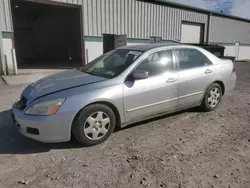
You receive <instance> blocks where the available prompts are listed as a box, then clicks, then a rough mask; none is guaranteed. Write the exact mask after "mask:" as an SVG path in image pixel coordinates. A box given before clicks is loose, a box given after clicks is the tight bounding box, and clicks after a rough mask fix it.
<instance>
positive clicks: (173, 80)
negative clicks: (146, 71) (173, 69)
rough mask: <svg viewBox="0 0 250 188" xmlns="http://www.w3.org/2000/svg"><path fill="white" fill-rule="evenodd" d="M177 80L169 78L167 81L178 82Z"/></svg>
mask: <svg viewBox="0 0 250 188" xmlns="http://www.w3.org/2000/svg"><path fill="white" fill-rule="evenodd" d="M176 81H177V78H169V79H168V80H167V83H171V82H176Z"/></svg>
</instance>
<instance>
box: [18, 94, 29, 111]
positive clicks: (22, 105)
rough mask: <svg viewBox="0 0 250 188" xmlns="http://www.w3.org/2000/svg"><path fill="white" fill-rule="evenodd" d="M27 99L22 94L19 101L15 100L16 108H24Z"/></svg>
mask: <svg viewBox="0 0 250 188" xmlns="http://www.w3.org/2000/svg"><path fill="white" fill-rule="evenodd" d="M26 103H27V99H26V98H25V97H24V96H23V95H22V96H21V99H20V101H18V102H17V108H18V109H19V110H24V109H25V108H26Z"/></svg>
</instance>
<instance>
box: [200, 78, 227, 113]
mask: <svg viewBox="0 0 250 188" xmlns="http://www.w3.org/2000/svg"><path fill="white" fill-rule="evenodd" d="M221 97H222V89H221V86H220V85H219V84H217V83H213V84H211V85H210V86H209V87H208V89H207V91H206V92H205V95H204V98H203V101H202V105H201V107H202V109H203V110H205V111H212V110H214V109H216V108H217V107H218V105H219V103H220V101H221Z"/></svg>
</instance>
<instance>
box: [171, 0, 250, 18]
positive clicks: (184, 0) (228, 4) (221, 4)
mask: <svg viewBox="0 0 250 188" xmlns="http://www.w3.org/2000/svg"><path fill="white" fill-rule="evenodd" d="M169 1H172V2H175V3H181V4H184V5H189V6H194V7H198V8H202V9H206V10H212V11H216V12H220V11H221V10H223V12H224V14H229V15H233V16H238V17H242V18H247V19H250V0H169Z"/></svg>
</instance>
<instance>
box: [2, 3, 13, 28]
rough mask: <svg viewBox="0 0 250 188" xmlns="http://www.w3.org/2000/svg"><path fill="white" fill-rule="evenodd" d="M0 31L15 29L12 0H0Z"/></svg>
mask: <svg viewBox="0 0 250 188" xmlns="http://www.w3.org/2000/svg"><path fill="white" fill-rule="evenodd" d="M0 31H13V27H12V17H11V7H10V0H0Z"/></svg>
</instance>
